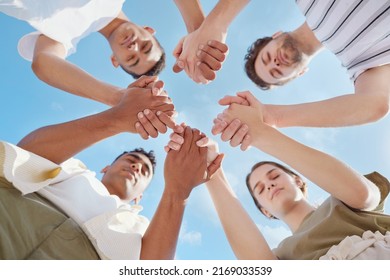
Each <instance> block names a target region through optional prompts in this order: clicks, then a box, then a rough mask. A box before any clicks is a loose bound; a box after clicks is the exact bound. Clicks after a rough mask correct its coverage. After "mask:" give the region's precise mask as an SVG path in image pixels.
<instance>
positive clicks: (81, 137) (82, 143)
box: [18, 88, 173, 163]
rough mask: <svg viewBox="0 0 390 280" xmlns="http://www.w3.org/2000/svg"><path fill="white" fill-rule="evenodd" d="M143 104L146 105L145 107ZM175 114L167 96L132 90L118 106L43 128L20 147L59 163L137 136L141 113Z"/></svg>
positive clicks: (148, 90) (140, 89) (23, 140)
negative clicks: (116, 138) (108, 141)
mask: <svg viewBox="0 0 390 280" xmlns="http://www.w3.org/2000/svg"><path fill="white" fill-rule="evenodd" d="M141 103H144V105H142V104H141ZM150 105H152V107H153V108H154V109H153V110H156V108H159V110H161V111H162V112H164V111H173V104H171V103H170V102H169V101H168V97H166V96H153V95H152V93H151V89H150V88H145V89H144V88H130V89H127V92H126V93H124V95H123V98H122V100H121V101H120V102H119V104H117V105H116V106H115V107H112V108H110V109H108V110H106V111H104V112H101V113H98V114H95V115H91V116H88V117H85V118H81V119H77V120H74V121H70V122H66V123H62V124H56V125H51V126H46V127H42V128H40V129H37V130H35V131H33V132H32V133H30V134H29V135H27V136H26V137H24V138H23V139H22V140H21V141H20V142H19V143H18V146H19V147H21V148H23V149H25V150H28V151H30V152H33V153H35V154H37V155H40V156H42V157H44V158H46V159H48V160H51V161H53V162H55V163H61V162H63V161H65V160H67V159H69V158H70V157H72V156H74V155H75V154H77V153H79V152H80V151H82V150H84V149H85V148H87V147H89V146H91V145H93V144H95V143H96V142H98V141H100V140H103V139H105V138H107V137H110V136H113V135H116V134H118V133H121V132H131V133H136V129H135V123H136V122H137V120H138V119H137V113H138V112H139V111H140V110H141V111H142V110H143V109H144V108H151V107H150Z"/></svg>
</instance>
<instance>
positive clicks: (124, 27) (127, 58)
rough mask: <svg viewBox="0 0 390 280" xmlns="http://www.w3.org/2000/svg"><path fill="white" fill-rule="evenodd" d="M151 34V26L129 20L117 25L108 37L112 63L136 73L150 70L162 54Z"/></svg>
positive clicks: (152, 32) (139, 73) (152, 31)
mask: <svg viewBox="0 0 390 280" xmlns="http://www.w3.org/2000/svg"><path fill="white" fill-rule="evenodd" d="M153 34H154V30H153V29H152V28H150V27H140V26H138V25H136V24H134V23H131V22H124V23H122V24H121V25H120V26H118V27H117V28H116V29H115V30H114V31H113V32H112V34H111V35H110V37H109V43H110V46H111V49H112V51H113V56H112V63H113V65H114V66H115V67H118V66H119V65H121V66H122V67H123V68H125V69H126V70H128V71H130V72H133V73H135V74H138V75H141V74H143V73H145V72H147V71H148V70H150V69H151V68H152V67H153V66H154V65H155V64H156V62H157V61H159V60H160V58H161V55H162V50H161V48H160V46H159V44H158V43H157V41H156V39H155V37H154V36H153Z"/></svg>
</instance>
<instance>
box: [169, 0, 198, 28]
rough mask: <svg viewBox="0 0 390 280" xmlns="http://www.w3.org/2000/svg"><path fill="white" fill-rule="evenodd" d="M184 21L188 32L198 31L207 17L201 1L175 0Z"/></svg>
mask: <svg viewBox="0 0 390 280" xmlns="http://www.w3.org/2000/svg"><path fill="white" fill-rule="evenodd" d="M174 1H175V4H176V6H177V8H178V9H179V11H180V14H181V16H182V18H183V20H184V23H185V25H186V28H187V32H188V33H191V32H192V31H195V30H196V29H198V27H199V26H200V25H201V24H202V22H203V20H204V18H205V16H204V12H203V10H202V6H201V5H200V3H199V0H174Z"/></svg>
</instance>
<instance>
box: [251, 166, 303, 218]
mask: <svg viewBox="0 0 390 280" xmlns="http://www.w3.org/2000/svg"><path fill="white" fill-rule="evenodd" d="M264 164H270V165H273V166H275V167H278V168H280V169H282V170H283V171H284V172H286V173H287V174H289V175H290V176H291V177H293V178H299V179H301V180H302V178H301V176H299V175H298V174H297V173H295V172H294V171H292V170H291V169H290V168H288V167H287V166H284V165H282V164H280V163H277V162H274V161H260V162H258V163H256V164H255V165H253V166H252V168H251V171H250V172H249V174H248V175H246V179H245V183H246V186H247V188H248V190H249V193H250V194H251V196H252V198H253V201H254V203H255V205H256V207H257V208H258V209H259V210H260V212H261V213H263V211H262V210H261V208H262V206H261V204H260V203H259V201H258V200H257V199H256V197H255V194H254V193H253V189H252V188H251V187H250V185H249V179H250V177H251V175H252V173H253V171H255V170H256V169H257V168H258V167H260V166H262V165H264ZM302 182H303V180H302ZM300 189H301V191H302V193H303V195H304V196H306V195H307V186H306V183H305V182H303V184H302V186H300ZM263 214H264V213H263ZM271 218H273V219H278V218H276V217H275V216H272V217H271Z"/></svg>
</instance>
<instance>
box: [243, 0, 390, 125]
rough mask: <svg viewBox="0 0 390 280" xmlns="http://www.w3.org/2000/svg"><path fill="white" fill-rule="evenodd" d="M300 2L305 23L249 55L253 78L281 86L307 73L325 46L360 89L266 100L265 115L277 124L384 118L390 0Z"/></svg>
mask: <svg viewBox="0 0 390 280" xmlns="http://www.w3.org/2000/svg"><path fill="white" fill-rule="evenodd" d="M297 5H298V7H299V9H300V10H301V11H302V13H303V14H304V15H305V17H306V21H305V23H303V24H302V25H301V26H300V27H298V28H297V29H295V30H294V31H292V32H277V33H275V34H274V35H273V36H272V37H265V38H261V39H258V40H257V41H256V42H254V43H253V44H252V46H251V47H250V48H249V49H248V54H247V55H246V57H245V70H246V73H247V75H248V77H249V78H250V79H251V80H252V81H253V82H254V83H255V84H256V85H258V86H259V87H260V88H262V89H265V90H266V89H271V88H273V87H277V86H282V85H284V84H285V83H287V82H288V81H291V80H293V79H295V78H297V77H299V76H301V75H303V74H304V73H305V72H306V71H307V69H308V68H307V66H308V64H309V62H310V60H311V59H312V58H313V57H315V56H316V55H317V54H318V53H319V52H320V51H321V50H323V49H325V48H326V49H328V50H330V51H331V52H333V53H334V54H335V55H336V57H337V58H338V59H339V60H340V61H341V63H342V65H343V66H344V67H345V68H346V70H347V71H348V74H349V76H350V79H351V81H352V82H353V83H354V88H355V92H354V93H351V94H345V95H341V96H338V97H335V98H331V99H327V100H322V101H318V102H311V103H303V104H295V105H265V104H264V105H263V106H264V120H265V121H266V122H267V123H268V124H270V125H273V126H276V127H290V126H306V127H341V126H349V125H360V124H365V123H370V122H375V121H378V120H379V119H381V118H383V117H384V116H385V115H386V114H387V113H388V111H389V103H390V83H389V80H388V77H390V65H389V63H390V36H389V35H390V33H389V28H388V26H389V25H390V3H389V1H386V0H379V1H373V2H368V1H359V0H348V1H341V2H340V1H336V2H335V1H314V0H302V1H297ZM324 74H325V73H324ZM241 102H244V101H241Z"/></svg>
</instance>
